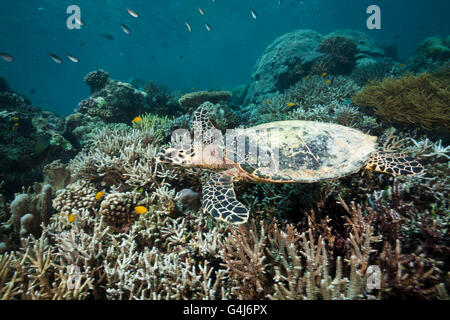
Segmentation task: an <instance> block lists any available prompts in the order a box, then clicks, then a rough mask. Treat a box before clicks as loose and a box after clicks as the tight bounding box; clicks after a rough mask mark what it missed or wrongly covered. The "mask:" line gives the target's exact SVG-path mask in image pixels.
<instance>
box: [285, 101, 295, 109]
mask: <svg viewBox="0 0 450 320" xmlns="http://www.w3.org/2000/svg"><path fill="white" fill-rule="evenodd" d="M287 105H288V107H290V108H291V107H293V106H295V102H289V103H288V104H287Z"/></svg>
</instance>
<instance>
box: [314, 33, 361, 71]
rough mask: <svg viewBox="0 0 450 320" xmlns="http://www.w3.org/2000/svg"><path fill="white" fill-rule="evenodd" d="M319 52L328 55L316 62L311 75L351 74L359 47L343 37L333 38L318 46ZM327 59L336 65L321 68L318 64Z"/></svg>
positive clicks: (328, 38)
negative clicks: (324, 73)
mask: <svg viewBox="0 0 450 320" xmlns="http://www.w3.org/2000/svg"><path fill="white" fill-rule="evenodd" d="M317 50H318V51H319V52H322V53H326V55H325V56H324V57H321V58H319V59H318V60H316V61H315V62H314V63H313V65H312V67H311V73H313V74H321V73H323V72H326V73H333V74H349V73H351V71H352V70H353V68H354V67H355V62H356V54H357V52H358V51H357V47H356V43H355V42H354V41H353V40H351V39H348V38H345V37H342V36H331V37H327V38H325V39H324V40H323V41H322V42H321V43H320V44H319V46H318V48H317ZM323 58H327V59H330V60H332V61H333V62H334V63H333V64H332V66H330V67H328V68H320V67H318V66H317V64H321V63H318V62H319V61H320V60H321V59H323Z"/></svg>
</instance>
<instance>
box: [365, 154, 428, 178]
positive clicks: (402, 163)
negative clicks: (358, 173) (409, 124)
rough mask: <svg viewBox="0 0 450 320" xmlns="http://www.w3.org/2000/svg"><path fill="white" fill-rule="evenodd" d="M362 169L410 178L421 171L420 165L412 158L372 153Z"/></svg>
mask: <svg viewBox="0 0 450 320" xmlns="http://www.w3.org/2000/svg"><path fill="white" fill-rule="evenodd" d="M364 169H367V170H372V171H376V172H384V173H389V174H391V175H393V176H411V175H416V174H419V173H421V172H422V171H423V167H422V165H421V164H420V163H419V162H418V161H417V160H416V159H414V158H413V157H410V156H406V155H403V154H393V153H379V152H374V153H373V154H372V155H371V156H370V159H369V160H368V161H367V162H366V164H365V165H364Z"/></svg>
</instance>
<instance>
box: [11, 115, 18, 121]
mask: <svg viewBox="0 0 450 320" xmlns="http://www.w3.org/2000/svg"><path fill="white" fill-rule="evenodd" d="M11 120H12V121H15V122H17V121H19V117H16V116H14V117H11Z"/></svg>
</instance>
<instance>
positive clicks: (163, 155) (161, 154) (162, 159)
mask: <svg viewBox="0 0 450 320" xmlns="http://www.w3.org/2000/svg"><path fill="white" fill-rule="evenodd" d="M155 160H156V163H171V162H172V161H171V160H170V158H167V157H166V152H165V150H161V151H160V152H158V154H157V155H156V157H155Z"/></svg>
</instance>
